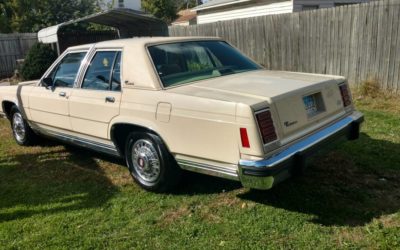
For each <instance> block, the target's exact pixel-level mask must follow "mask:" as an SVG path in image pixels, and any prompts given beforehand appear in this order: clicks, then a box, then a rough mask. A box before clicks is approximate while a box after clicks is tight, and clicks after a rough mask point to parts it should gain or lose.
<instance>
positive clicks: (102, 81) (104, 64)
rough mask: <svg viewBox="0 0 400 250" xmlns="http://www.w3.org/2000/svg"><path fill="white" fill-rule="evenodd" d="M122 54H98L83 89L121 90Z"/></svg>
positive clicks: (104, 52)
mask: <svg viewBox="0 0 400 250" xmlns="http://www.w3.org/2000/svg"><path fill="white" fill-rule="evenodd" d="M120 64H121V52H119V51H99V52H96V54H95V55H94V57H93V59H92V61H91V62H90V65H89V67H88V69H87V71H86V74H85V77H84V79H83V82H82V89H93V90H113V91H119V90H121V76H120V67H121V66H120Z"/></svg>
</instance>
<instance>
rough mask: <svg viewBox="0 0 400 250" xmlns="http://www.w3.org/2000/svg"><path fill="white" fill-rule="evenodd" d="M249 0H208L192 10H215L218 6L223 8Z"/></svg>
mask: <svg viewBox="0 0 400 250" xmlns="http://www.w3.org/2000/svg"><path fill="white" fill-rule="evenodd" d="M249 1H251V0H209V1H207V2H206V3H203V4H202V5H199V6H197V7H195V8H193V9H192V10H204V9H211V8H216V7H220V6H225V5H231V4H236V3H242V2H249Z"/></svg>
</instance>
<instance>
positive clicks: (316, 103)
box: [303, 93, 325, 117]
mask: <svg viewBox="0 0 400 250" xmlns="http://www.w3.org/2000/svg"><path fill="white" fill-rule="evenodd" d="M303 102H304V106H305V108H306V112H307V116H308V117H312V116H315V115H316V114H318V113H320V112H323V111H324V110H325V108H324V105H323V102H322V95H321V93H316V94H312V95H308V96H304V97H303Z"/></svg>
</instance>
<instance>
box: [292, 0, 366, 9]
mask: <svg viewBox="0 0 400 250" xmlns="http://www.w3.org/2000/svg"><path fill="white" fill-rule="evenodd" d="M367 2H370V0H293V11H294V12H297V11H302V10H303V6H304V5H317V6H319V8H320V9H322V8H331V7H335V4H338V3H344V4H350V3H367Z"/></svg>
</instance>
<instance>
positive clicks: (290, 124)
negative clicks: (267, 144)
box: [283, 121, 297, 127]
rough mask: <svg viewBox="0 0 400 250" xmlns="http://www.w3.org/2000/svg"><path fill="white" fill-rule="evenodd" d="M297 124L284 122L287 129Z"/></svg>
mask: <svg viewBox="0 0 400 250" xmlns="http://www.w3.org/2000/svg"><path fill="white" fill-rule="evenodd" d="M296 123H297V121H292V122H288V121H286V122H284V123H283V124H285V126H286V127H290V126H292V125H294V124H296Z"/></svg>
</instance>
